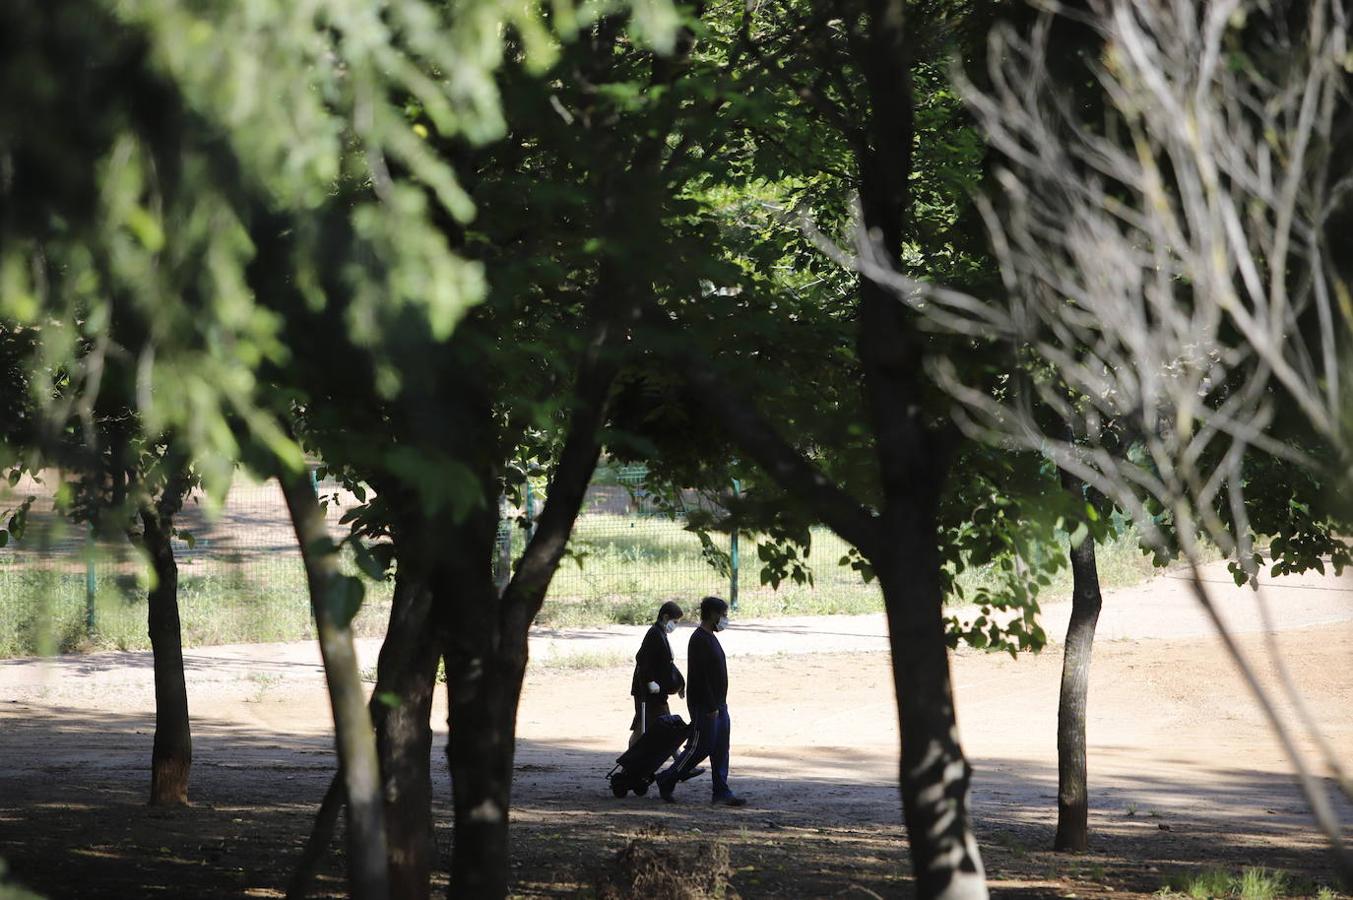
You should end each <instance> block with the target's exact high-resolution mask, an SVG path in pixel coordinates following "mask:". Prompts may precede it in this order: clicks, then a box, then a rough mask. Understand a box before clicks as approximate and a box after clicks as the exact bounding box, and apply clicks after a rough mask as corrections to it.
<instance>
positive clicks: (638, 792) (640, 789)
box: [634, 784, 648, 797]
mask: <svg viewBox="0 0 1353 900" xmlns="http://www.w3.org/2000/svg"><path fill="white" fill-rule="evenodd" d="M647 793H648V785H646V784H636V785H635V786H634V796H636V797H642V796H643V795H644V794H647Z"/></svg>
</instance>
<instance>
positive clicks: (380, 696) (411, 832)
mask: <svg viewBox="0 0 1353 900" xmlns="http://www.w3.org/2000/svg"><path fill="white" fill-rule="evenodd" d="M406 570H408V571H406ZM440 657H441V641H440V637H439V635H438V634H437V631H436V628H435V627H434V622H433V616H432V594H431V592H430V591H429V589H428V586H427V583H426V581H425V580H424V579H423V576H422V575H421V573H417V572H416V570H414V567H412V566H405V565H403V564H401V568H400V571H399V573H398V574H396V576H395V596H394V604H393V606H392V608H391V610H390V627H389V629H388V630H387V632H386V635H385V642H384V643H383V644H382V645H381V655H380V660H379V662H378V664H377V669H376V690H375V693H374V695H373V696H372V699H371V714H372V718H373V719H374V720H375V725H376V749H377V752H378V753H379V755H380V768H381V792H382V796H383V797H384V800H385V827H386V839H387V840H388V841H389V865H390V893H391V896H393V897H399V898H424V897H427V896H428V895H429V892H430V890H431V878H432V867H433V865H434V864H435V862H436V857H437V852H436V851H437V847H436V841H435V840H434V838H433V831H432V776H431V771H430V768H429V766H430V762H431V758H432V724H431V719H432V696H433V693H434V691H435V689H436V681H437V661H438V659H439V658H440Z"/></svg>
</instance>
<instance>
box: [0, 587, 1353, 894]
mask: <svg viewBox="0 0 1353 900" xmlns="http://www.w3.org/2000/svg"><path fill="white" fill-rule="evenodd" d="M1207 577H1208V579H1209V582H1210V584H1209V587H1210V589H1211V590H1212V593H1213V596H1214V597H1215V598H1216V600H1217V602H1218V604H1219V605H1220V607H1221V608H1222V609H1223V611H1224V614H1225V615H1226V617H1227V619H1228V621H1230V622H1232V623H1233V625H1234V627H1235V628H1236V630H1237V631H1238V632H1240V633H1241V634H1242V638H1241V641H1242V644H1243V645H1244V646H1245V648H1246V649H1247V651H1249V652H1251V653H1252V654H1253V655H1254V656H1255V657H1256V659H1257V660H1258V661H1259V662H1260V670H1261V672H1262V673H1263V677H1264V679H1265V682H1266V683H1267V684H1269V685H1270V686H1273V685H1275V684H1276V681H1275V678H1274V676H1273V673H1272V671H1271V668H1270V666H1269V664H1268V661H1267V655H1266V654H1267V649H1268V647H1267V642H1268V640H1270V639H1271V640H1272V641H1274V642H1276V644H1277V645H1278V647H1279V648H1280V649H1281V651H1282V655H1283V658H1285V659H1286V660H1287V663H1288V665H1289V666H1290V667H1291V668H1292V670H1293V674H1294V677H1295V679H1296V681H1297V682H1298V683H1299V685H1300V687H1301V690H1302V693H1303V695H1304V696H1305V697H1306V698H1307V700H1308V702H1309V704H1310V707H1311V710H1312V712H1313V714H1314V715H1315V717H1316V718H1317V720H1318V721H1319V722H1320V723H1321V725H1322V728H1323V730H1324V731H1325V734H1326V735H1327V736H1328V738H1329V739H1330V740H1331V742H1332V743H1333V745H1334V747H1335V749H1336V752H1337V753H1338V754H1339V755H1340V756H1341V757H1342V758H1343V759H1344V760H1350V759H1353V585H1351V584H1350V583H1349V582H1348V581H1347V580H1336V579H1334V578H1323V577H1318V576H1314V577H1302V578H1284V579H1277V580H1275V582H1274V583H1273V584H1271V585H1269V586H1268V587H1266V589H1265V592H1264V593H1265V595H1266V596H1267V597H1268V598H1269V602H1270V604H1271V606H1272V610H1273V614H1274V617H1275V619H1276V620H1277V621H1278V622H1279V623H1280V626H1281V630H1280V632H1279V633H1278V634H1276V635H1272V636H1271V637H1270V636H1267V635H1265V634H1264V633H1263V631H1264V629H1263V624H1264V623H1263V619H1262V617H1261V616H1260V615H1259V614H1258V612H1257V610H1256V607H1255V602H1254V598H1253V595H1252V592H1250V591H1248V590H1238V589H1236V588H1234V586H1233V585H1232V584H1231V583H1230V582H1229V580H1228V578H1227V576H1226V574H1225V571H1224V569H1223V568H1221V567H1219V566H1217V567H1211V568H1210V569H1209V570H1208V573H1207ZM1186 588H1187V585H1185V584H1184V583H1183V582H1181V581H1179V580H1177V579H1175V578H1171V577H1169V576H1166V577H1165V578H1162V579H1157V580H1156V581H1154V582H1152V583H1150V584H1149V585H1145V586H1142V587H1140V588H1134V589H1130V590H1125V591H1118V592H1114V593H1113V594H1111V595H1110V596H1108V597H1107V598H1106V601H1105V610H1104V615H1103V618H1102V619H1101V626H1100V633H1101V636H1102V638H1103V640H1101V642H1100V644H1099V645H1098V647H1097V648H1096V656H1095V664H1094V674H1093V683H1092V693H1091V711H1090V716H1089V755H1090V766H1091V794H1092V818H1091V827H1092V830H1093V832H1094V835H1095V838H1094V847H1093V851H1092V852H1091V853H1090V854H1086V855H1081V856H1076V857H1063V856H1057V855H1054V854H1051V853H1049V852H1047V847H1049V846H1050V844H1051V839H1052V832H1053V827H1054V822H1055V791H1056V755H1055V739H1054V733H1055V724H1056V704H1057V688H1058V678H1059V667H1060V661H1061V660H1060V649H1059V647H1057V646H1056V645H1054V646H1052V647H1050V648H1049V649H1048V650H1047V651H1045V652H1044V653H1042V654H1040V655H1037V656H1026V657H1022V658H1020V659H1019V660H1012V659H1010V658H1009V657H1008V656H1003V655H993V654H984V653H975V652H960V653H958V654H956V656H955V658H954V673H955V681H956V684H957V694H958V698H957V699H958V709H959V714H960V724H961V728H962V735H963V739H964V743H965V748H966V750H967V752H968V755H969V757H970V758H971V760H972V762H973V765H974V766H975V768H976V779H975V782H974V790H973V807H974V816H975V820H976V822H977V823H978V831H979V838H980V839H981V840H982V842H983V850H984V856H985V859H986V861H987V864H988V867H989V869H990V874H991V878H992V887H993V891H994V892H995V893H996V894H997V895H998V896H1031V897H1032V896H1038V897H1044V896H1046V897H1065V896H1072V895H1074V896H1078V897H1086V896H1105V897H1107V896H1115V897H1117V896H1133V895H1149V894H1151V893H1152V892H1154V891H1155V890H1156V889H1157V888H1159V887H1160V886H1161V885H1162V884H1163V883H1164V882H1165V880H1166V878H1168V877H1169V876H1170V875H1171V874H1172V873H1174V872H1177V871H1182V870H1189V869H1192V868H1199V867H1205V866H1209V865H1212V864H1220V865H1226V866H1230V867H1236V868H1238V867H1240V866H1243V865H1266V866H1270V867H1282V868H1285V869H1288V870H1290V871H1292V872H1294V873H1297V874H1298V875H1299V876H1300V877H1301V878H1304V879H1308V880H1310V881H1311V882H1312V883H1314V882H1320V881H1326V882H1327V881H1328V880H1329V875H1328V871H1327V868H1326V859H1325V856H1324V853H1323V851H1322V848H1321V842H1320V839H1319V838H1318V836H1317V835H1316V833H1315V831H1314V829H1313V827H1312V825H1311V823H1310V819H1309V816H1308V814H1307V813H1306V812H1305V807H1304V804H1303V802H1302V800H1301V797H1300V795H1299V793H1298V792H1297V790H1296V788H1295V786H1294V784H1293V780H1292V778H1291V776H1290V774H1289V772H1290V766H1289V765H1288V763H1287V762H1286V761H1285V759H1284V757H1283V754H1282V753H1281V751H1280V749H1279V748H1278V746H1277V745H1276V742H1275V741H1274V740H1273V738H1272V737H1271V736H1270V734H1269V732H1268V730H1267V728H1266V727H1265V726H1264V724H1263V721H1262V719H1261V717H1260V715H1259V713H1258V712H1257V710H1256V707H1255V705H1254V703H1253V702H1252V701H1251V699H1250V697H1249V695H1248V694H1247V693H1246V691H1245V688H1244V685H1243V684H1242V682H1241V681H1240V679H1239V678H1238V677H1237V675H1236V673H1235V672H1234V670H1233V668H1232V666H1231V664H1230V662H1229V660H1228V659H1227V658H1226V657H1225V655H1224V654H1223V653H1222V651H1221V649H1220V647H1219V645H1218V642H1217V641H1216V639H1215V638H1213V637H1211V636H1210V635H1209V634H1208V631H1207V623H1206V621H1205V620H1204V619H1203V618H1202V617H1201V615H1200V614H1199V612H1198V611H1197V610H1196V608H1195V607H1194V605H1193V604H1192V603H1191V601H1189V600H1188V598H1187V596H1186ZM1065 617H1066V608H1065V606H1058V605H1053V606H1050V607H1049V608H1048V609H1047V610H1046V611H1045V619H1044V621H1045V626H1046V627H1047V629H1048V631H1049V633H1050V634H1058V633H1060V631H1061V630H1062V629H1063V628H1064V627H1065ZM641 630H642V629H627V628H622V627H617V628H611V629H601V630H597V631H589V632H546V631H541V632H539V633H537V634H535V635H534V636H533V651H532V652H533V658H534V659H535V660H537V661H538V663H537V664H535V665H533V667H532V669H531V671H530V673H529V675H528V681H527V685H526V690H525V694H524V697H523V701H522V708H521V715H520V719H519V735H520V742H519V750H518V754H517V781H516V785H515V797H514V810H513V815H514V860H515V862H514V876H515V889H516V891H517V892H518V893H520V894H522V895H524V896H563V895H569V894H572V893H576V892H578V891H579V890H580V889H582V888H584V887H585V886H586V885H587V884H589V883H590V881H591V879H592V877H593V875H594V873H595V871H596V869H597V867H598V866H599V865H601V864H602V862H603V861H604V860H605V859H607V858H608V857H609V856H610V855H611V854H613V853H614V852H615V851H616V850H617V849H619V848H620V847H621V846H623V845H624V844H625V842H626V841H628V840H631V839H635V838H636V837H637V838H639V839H641V840H644V841H655V842H658V843H661V844H683V845H687V844H693V843H698V842H700V841H704V840H709V839H711V838H715V839H718V840H721V841H723V842H725V843H726V844H727V845H728V846H729V850H730V854H731V859H732V863H733V866H734V869H735V875H734V878H733V885H734V887H735V888H736V890H737V891H738V892H739V893H741V894H742V895H743V896H745V897H756V896H789V897H810V896H811V897H815V896H837V895H842V896H845V895H851V894H854V895H855V896H860V897H863V896H868V893H869V892H873V893H875V894H878V895H880V896H885V897H893V896H906V895H908V891H909V881H908V879H907V877H906V871H907V863H906V850H905V839H904V834H903V830H902V828H901V825H900V807H899V801H898V796H897V789H896V787H895V778H896V759H897V746H898V744H897V742H898V734H897V724H896V706H895V702H894V700H893V697H892V694H891V690H890V687H889V685H890V680H889V672H888V657H887V654H886V653H885V652H882V651H883V650H884V648H885V643H884V639H883V623H882V620H881V618H880V617H877V616H860V617H830V618H819V619H775V620H766V621H760V622H757V621H745V622H737V623H736V624H735V627H734V628H732V629H730V630H729V631H728V632H726V633H725V634H724V635H723V636H722V637H723V642H724V645H725V647H726V648H727V650H728V652H729V655H730V658H731V659H730V674H731V680H732V691H731V697H730V707H731V710H732V718H733V722H734V725H733V746H734V749H733V771H732V781H733V784H734V786H735V788H736V789H737V790H739V791H740V792H742V793H743V794H745V795H746V796H748V797H749V798H750V799H751V801H752V803H751V805H750V806H749V807H747V808H746V809H743V810H727V809H714V808H711V807H709V805H708V803H707V802H706V801H707V800H708V790H709V788H708V782H707V781H706V780H704V779H701V780H697V781H694V782H691V783H689V784H687V785H684V786H683V789H682V790H681V791H680V792H679V795H678V798H679V801H680V802H678V803H676V804H673V805H668V804H664V803H662V802H661V801H660V800H659V799H658V798H656V797H655V796H649V797H643V798H635V797H630V798H627V799H626V800H623V801H620V800H615V799H614V798H612V797H611V796H610V794H609V792H608V790H607V787H606V782H605V781H604V779H603V775H604V773H605V771H606V770H607V769H608V768H609V766H610V764H611V761H612V760H613V758H614V756H615V755H616V753H618V752H619V751H620V750H621V749H623V747H624V738H625V729H626V727H627V725H628V720H629V715H630V706H629V698H628V697H627V691H628V684H629V671H628V667H627V666H615V665H611V666H603V667H601V668H588V667H582V666H581V663H583V662H584V661H590V662H593V663H596V662H600V663H606V662H607V661H608V660H610V659H619V658H621V657H622V655H624V656H627V655H629V654H630V653H632V652H633V650H634V649H635V647H636V646H637V642H638V637H637V635H638V633H639V632H640V631H641ZM684 636H685V633H684V632H679V633H678V635H677V636H676V638H675V639H674V641H673V644H674V647H675V648H676V649H677V650H678V655H679V656H682V657H684V652H683V651H684V646H685V640H684ZM361 649H362V653H363V656H364V658H365V659H366V661H367V664H368V665H374V659H375V646H374V644H364V645H363V646H362V648H361ZM580 654H581V655H582V656H581V657H580V658H578V659H574V660H572V662H571V663H570V662H569V661H568V660H566V659H564V658H565V657H569V656H575V657H577V656H579V655H580ZM187 670H188V679H189V699H190V703H191V707H192V710H193V715H194V741H195V744H194V751H195V759H194V771H193V798H194V806H193V807H191V808H190V809H187V810H178V811H168V812H166V811H156V810H150V809H148V808H146V807H145V806H143V805H142V803H143V800H144V793H145V790H146V788H147V786H148V785H147V782H148V777H147V775H146V772H145V767H146V763H147V760H148V757H149V753H150V743H151V734H152V730H153V704H152V697H153V693H152V685H151V670H150V658H149V655H148V654H142V653H110V654H93V655H90V656H84V657H69V658H63V659H60V660H56V661H53V662H48V663H43V662H37V661H13V662H6V663H0V857H4V858H6V859H7V860H8V861H9V862H10V864H11V867H12V870H13V872H14V874H15V875H16V877H18V878H19V879H20V880H21V881H23V882H25V883H27V884H29V885H31V886H32V887H34V888H37V889H39V890H41V891H43V892H44V893H47V894H49V895H51V896H62V897H136V896H153V895H158V896H187V895H192V896H277V895H278V894H279V891H280V888H281V887H282V886H283V885H284V884H285V880H286V876H287V873H288V870H289V866H290V864H291V862H292V860H293V859H294V857H295V854H296V851H297V850H298V848H299V845H300V843H301V842H302V841H303V840H304V837H305V835H306V833H307V830H308V826H309V821H310V815H311V813H312V811H313V808H314V804H315V803H316V802H317V801H318V798H319V797H320V795H321V794H322V793H323V791H324V788H325V786H326V785H327V783H328V780H329V778H330V776H331V774H332V766H333V756H332V749H331V738H330V735H329V729H330V718H329V710H328V704H327V699H326V696H325V693H324V689H323V680H322V672H321V671H320V669H319V667H318V658H317V653H316V651H315V649H314V647H313V645H309V644H304V645H255V646H250V647H218V648H204V649H200V650H195V651H190V652H189V653H188V654H187ZM442 702H443V701H442V700H441V699H440V698H439V707H438V709H437V711H436V712H435V714H434V718H435V720H436V721H437V722H438V723H439V730H441V731H444V727H445V726H444V716H445V710H444V706H443V705H441V704H442ZM676 706H677V711H683V710H681V709H680V704H676ZM1284 709H1287V710H1289V711H1290V707H1288V706H1287V705H1286V704H1284ZM1306 746H1307V747H1309V743H1308V744H1307V745H1306ZM434 764H435V767H436V779H437V781H436V783H437V785H438V790H439V794H440V795H441V796H440V797H439V800H438V812H439V815H438V818H439V822H440V823H441V824H440V826H439V840H440V842H441V845H442V848H443V850H445V849H447V847H448V846H449V840H450V834H449V827H448V824H447V823H448V821H449V816H448V814H447V812H446V808H445V806H446V804H445V799H446V795H447V794H448V793H449V789H448V781H447V775H446V770H445V764H444V762H443V761H442V760H441V758H440V757H439V756H438V757H437V758H436V759H435V760H434ZM1340 811H1341V813H1342V815H1343V820H1344V821H1345V822H1353V809H1350V808H1348V807H1347V806H1346V805H1344V806H1342V807H1340ZM1349 837H1350V838H1353V831H1350V833H1349ZM337 857H338V852H337V850H336V852H335V855H334V858H333V859H332V860H331V861H330V865H329V867H328V870H327V872H326V877H325V880H324V881H323V882H322V884H321V887H322V888H323V889H324V890H326V891H329V892H335V891H339V890H341V888H342V882H341V880H340V877H341V866H340V860H339V859H338V858H337Z"/></svg>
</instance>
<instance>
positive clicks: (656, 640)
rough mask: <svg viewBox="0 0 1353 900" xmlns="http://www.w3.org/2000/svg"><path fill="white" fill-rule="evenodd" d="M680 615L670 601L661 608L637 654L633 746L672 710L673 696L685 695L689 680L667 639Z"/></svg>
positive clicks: (635, 659) (631, 689)
mask: <svg viewBox="0 0 1353 900" xmlns="http://www.w3.org/2000/svg"><path fill="white" fill-rule="evenodd" d="M681 616H682V613H681V607H680V606H678V605H677V604H675V603H673V602H672V601H671V600H668V601H667V602H666V603H664V604H663V605H662V608H661V609H659V610H658V620H657V621H656V622H654V623H653V625H652V627H650V628H649V629H648V631H647V633H645V634H644V642H643V644H641V645H640V646H639V652H638V653H636V654H634V679H633V681H632V682H631V684H630V693H631V694H633V695H634V721H633V722H631V723H630V746H631V747H633V746H634V744H635V742H636V741H638V740H639V738H640V737H641V736H643V734H644V733H645V732H647V731H648V728H649V726H650V725H652V724H653V721H654V720H655V719H657V717H658V716H665V715H667V714H669V713H670V712H671V710H670V709H668V707H667V698H668V697H669V696H670V695H672V694H676V695H677V696H679V697H683V698H684V697H685V696H686V679H684V678H682V677H681V672H680V671H679V670H678V669H677V667H676V663H674V662H673V661H672V646H671V644H669V643H668V641H667V636H668V635H669V634H671V633H672V631H673V630H675V629H676V623H677V621H678V620H679V619H680V618H681Z"/></svg>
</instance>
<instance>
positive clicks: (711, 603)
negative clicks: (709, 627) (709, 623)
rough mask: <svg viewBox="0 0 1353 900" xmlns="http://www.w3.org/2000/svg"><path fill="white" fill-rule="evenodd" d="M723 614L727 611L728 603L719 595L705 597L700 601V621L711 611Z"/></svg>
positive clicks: (708, 615) (707, 616)
mask: <svg viewBox="0 0 1353 900" xmlns="http://www.w3.org/2000/svg"><path fill="white" fill-rule="evenodd" d="M716 612H717V613H718V614H719V615H723V614H724V613H726V612H728V604H727V603H726V602H724V600H723V599H722V598H720V597H706V598H705V599H703V600H701V601H700V621H701V622H703V621H705V620H706V619H708V618H709V617H710V615H711V614H712V613H716Z"/></svg>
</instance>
